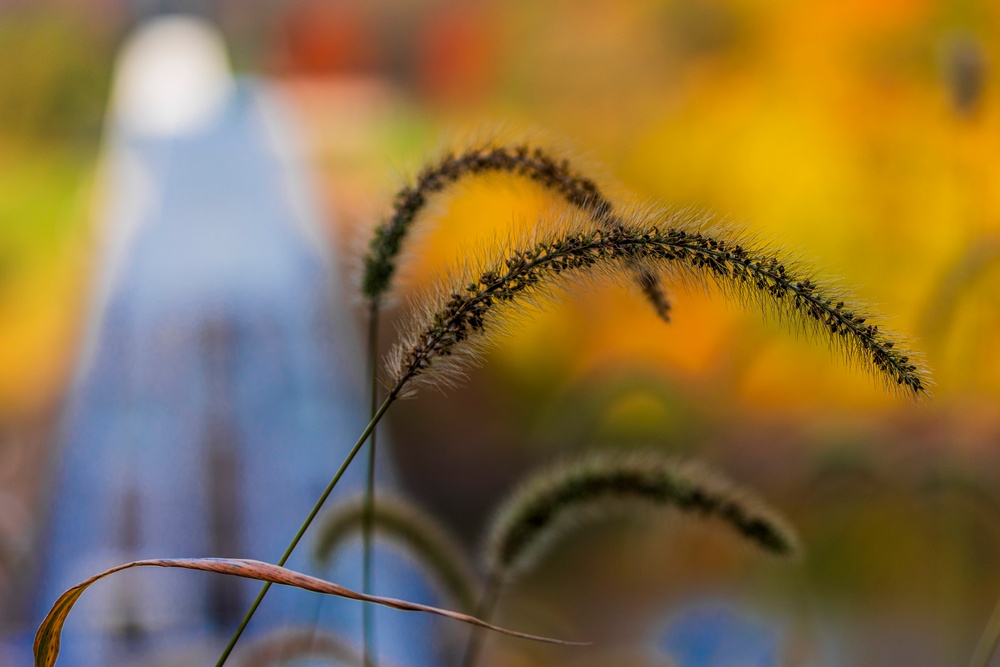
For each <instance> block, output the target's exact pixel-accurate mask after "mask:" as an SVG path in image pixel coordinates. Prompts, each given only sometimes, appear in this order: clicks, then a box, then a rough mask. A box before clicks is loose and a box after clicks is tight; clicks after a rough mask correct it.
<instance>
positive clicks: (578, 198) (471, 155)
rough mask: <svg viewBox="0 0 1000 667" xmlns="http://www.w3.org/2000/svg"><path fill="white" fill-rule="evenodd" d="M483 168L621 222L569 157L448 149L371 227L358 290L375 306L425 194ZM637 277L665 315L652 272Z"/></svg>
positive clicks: (519, 150) (600, 218)
mask: <svg viewBox="0 0 1000 667" xmlns="http://www.w3.org/2000/svg"><path fill="white" fill-rule="evenodd" d="M486 173H508V174H515V175H517V176H520V177H523V178H525V179H528V180H530V181H533V182H535V183H537V184H539V185H541V186H542V187H543V188H545V189H546V190H548V191H550V192H552V193H554V194H556V195H557V196H559V197H560V198H562V199H563V200H565V201H566V202H567V203H568V204H570V205H571V206H573V207H575V208H577V209H579V210H581V211H583V212H584V213H586V214H587V215H588V216H590V218H591V219H592V220H593V221H594V222H596V223H598V224H599V225H602V226H604V227H606V228H608V229H614V228H616V227H617V226H619V225H620V224H621V219H620V217H619V216H618V215H617V214H616V213H615V207H614V205H613V204H612V203H611V200H610V199H608V197H606V196H605V195H604V194H603V193H602V192H601V190H600V188H599V187H598V185H597V183H596V182H595V181H594V180H592V179H589V178H586V177H584V176H582V175H581V174H579V173H578V172H577V171H576V170H574V169H573V168H572V167H571V165H570V162H569V160H568V159H566V158H559V157H555V156H553V155H551V154H549V153H548V152H546V151H545V150H544V149H542V148H539V147H533V146H530V145H527V144H519V145H515V146H490V145H486V146H479V147H475V148H471V149H469V150H467V151H465V152H462V153H460V154H457V155H456V154H454V153H449V154H447V155H445V156H444V158H442V159H441V160H439V161H437V162H435V163H432V164H430V165H428V166H427V167H425V168H424V169H423V170H422V171H421V172H420V173H419V175H418V176H417V178H416V182H415V184H414V185H411V186H407V187H404V188H403V189H402V190H400V191H399V192H398V193H397V194H396V197H395V200H394V202H393V210H392V215H391V216H390V217H389V219H388V220H387V221H385V222H384V223H382V224H381V225H379V227H378V228H377V229H376V230H375V236H374V238H373V239H372V241H371V245H370V246H369V249H368V253H367V255H366V256H365V258H364V274H363V277H362V282H361V287H362V292H363V293H364V294H365V296H367V297H368V299H369V300H370V301H371V303H372V304H373V305H375V306H377V305H378V304H379V303H381V301H382V299H383V298H384V296H385V293H386V292H387V291H388V290H389V288H390V286H391V284H392V279H393V276H394V274H395V272H396V263H397V261H398V256H399V253H400V250H401V248H402V244H403V241H404V240H405V238H406V236H407V235H408V233H409V230H410V227H411V225H412V224H413V221H414V220H415V219H416V217H417V215H418V214H419V213H420V211H421V210H422V209H423V208H424V207H425V206H426V205H427V200H428V197H429V196H430V195H432V194H434V193H437V192H440V191H442V190H444V189H445V188H446V187H448V186H449V185H452V184H454V183H456V182H458V181H459V180H461V179H463V178H466V177H471V176H477V175H482V174H486ZM635 271H636V278H637V280H638V282H639V284H640V286H641V288H642V291H643V292H644V293H645V294H646V295H647V297H648V298H649V300H650V303H652V305H653V308H654V309H655V310H656V312H657V314H658V315H660V316H661V317H662V318H664V319H666V320H669V314H668V313H669V310H670V304H669V302H668V300H667V297H666V295H665V294H664V292H663V290H662V287H661V285H660V283H659V281H658V280H657V278H656V275H655V274H654V273H653V272H651V271H646V270H643V269H642V268H641V267H636V269H635Z"/></svg>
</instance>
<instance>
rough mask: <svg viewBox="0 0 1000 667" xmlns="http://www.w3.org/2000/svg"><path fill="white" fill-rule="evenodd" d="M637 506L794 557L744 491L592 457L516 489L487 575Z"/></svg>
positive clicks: (646, 465)
mask: <svg viewBox="0 0 1000 667" xmlns="http://www.w3.org/2000/svg"><path fill="white" fill-rule="evenodd" d="M636 505H640V506H641V505H647V506H659V507H673V508H676V509H677V510H679V511H681V512H683V513H685V514H689V515H693V516H696V517H699V518H712V519H714V520H717V521H721V522H723V523H725V524H727V525H728V526H729V527H730V528H731V529H733V530H734V531H735V532H736V533H737V534H738V535H739V536H741V537H742V538H743V539H745V540H747V541H748V542H749V543H751V544H753V545H755V546H756V547H758V548H760V549H761V550H763V551H765V552H767V553H770V554H774V555H777V556H786V557H787V556H795V555H797V554H798V552H799V546H798V538H797V537H796V536H795V533H794V531H793V530H792V529H791V528H790V527H789V526H788V524H787V523H786V522H785V520H784V519H783V518H782V517H781V516H780V515H778V513H777V512H775V511H774V510H772V509H770V508H769V507H767V506H766V505H765V504H764V503H763V502H762V501H760V500H758V499H757V498H755V497H754V496H753V494H751V493H750V492H749V491H746V490H743V489H739V488H737V487H736V486H734V485H733V484H731V483H730V482H728V481H726V480H725V479H723V478H722V477H721V476H720V475H717V474H714V473H712V472H710V471H708V470H707V469H706V468H705V467H703V466H701V465H698V464H694V463H691V462H687V463H682V462H679V461H677V460H676V459H673V458H671V457H667V456H665V455H663V454H660V453H658V452H655V451H648V452H626V453H621V452H601V453H592V454H588V455H584V456H581V457H577V458H575V459H572V460H569V461H566V462H564V463H562V464H559V465H556V466H553V467H552V468H551V469H549V470H545V471H542V472H541V473H539V474H536V475H534V476H532V477H530V478H529V479H527V480H526V481H525V482H523V483H521V484H520V485H519V486H518V487H517V488H516V489H515V490H514V491H513V492H512V493H511V494H510V496H509V498H508V500H507V501H506V502H505V503H504V504H503V506H502V507H501V508H500V510H499V511H498V512H497V513H496V518H495V520H494V521H493V524H492V527H491V529H490V532H489V536H488V538H487V541H486V550H485V554H484V556H485V560H486V565H487V568H488V571H490V572H493V573H500V574H501V575H502V576H504V577H506V578H509V577H512V576H515V575H516V574H518V573H522V572H524V571H525V570H527V569H529V568H530V567H531V566H532V565H533V564H534V563H535V562H537V561H538V559H539V558H540V557H541V556H542V555H543V554H544V552H545V550H546V548H547V547H548V546H549V545H551V544H553V543H554V542H555V541H557V540H558V539H559V538H560V537H562V536H563V535H564V534H565V533H566V532H568V531H569V530H571V529H573V528H574V527H576V526H578V525H579V524H580V523H582V522H585V521H587V520H592V519H595V518H600V517H601V516H604V515H606V514H608V513H610V512H618V511H620V510H621V509H622V508H628V507H633V508H634V507H635V506H636Z"/></svg>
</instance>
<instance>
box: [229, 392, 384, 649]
mask: <svg viewBox="0 0 1000 667" xmlns="http://www.w3.org/2000/svg"><path fill="white" fill-rule="evenodd" d="M395 399H396V395H395V394H390V395H389V397H388V398H386V399H385V401H384V402H383V403H382V405H381V407H379V409H378V410H377V411H376V412H375V414H374V415H373V416H372V419H371V421H370V422H368V426H366V427H365V430H364V431H362V433H361V436H360V437H359V438H358V441H357V442H356V443H355V444H354V447H353V448H352V449H351V452H350V453H349V454H348V455H347V458H345V459H344V462H343V463H341V464H340V469H339V470H337V474H335V475H334V476H333V479H331V480H330V483H329V484H328V485H327V486H326V489H325V490H324V491H323V493H322V494H321V495H320V497H319V499H318V500H317V501H316V504H315V505H313V508H312V510H311V511H310V512H309V516H307V517H306V520H305V521H303V522H302V525H301V526H300V527H299V531H298V532H297V533H295V537H294V538H292V541H291V542H290V543H289V545H288V548H286V549H285V553H284V554H282V556H281V559H280V560H279V561H278V562H277V563H276V564H277V565H278V566H284V564H285V563H286V562H287V561H288V558H289V557H290V556H291V555H292V552H293V551H295V547H297V546H298V545H299V542H300V541H301V540H302V537H303V536H304V535H305V534H306V531H307V530H308V529H309V526H310V525H312V522H313V519H315V518H316V515H317V514H319V511H320V509H322V508H323V504H324V503H325V502H326V499H327V498H328V497H329V496H330V493H331V492H332V491H333V488H334V487H335V486H337V482H339V481H340V478H341V477H343V476H344V472H345V471H346V470H347V467H348V466H350V465H351V462H352V461H353V460H354V457H355V456H357V454H358V452H359V451H360V450H361V447H362V445H364V444H365V441H367V440H368V436H369V435H371V433H372V431H374V430H375V426H376V424H378V422H379V420H381V419H382V415H384V414H385V411H386V410H388V409H389V406H390V405H391V404H392V402H393V401H394V400H395ZM270 589H271V582H267V583H265V584H264V585H263V586H262V587H261V589H260V593H258V594H257V599H255V600H254V601H253V604H252V605H250V609H249V610H247V613H246V616H244V617H243V620H242V621H241V622H240V625H239V627H238V628H236V631H235V632H234V633H233V636H232V637H231V638H230V639H229V643H228V644H226V648H225V649H224V650H223V651H222V655H220V656H219V660H218V662H216V663H215V667H222V665H224V664H226V660H228V659H229V654H230V653H232V652H233V649H234V648H235V647H236V642H238V641H239V640H240V636H241V635H242V634H243V631H244V630H246V627H247V624H248V623H250V619H251V618H253V615H254V614H255V613H256V612H257V607H259V606H260V603H261V602H262V601H263V600H264V596H265V595H267V592H268V591H269V590H270Z"/></svg>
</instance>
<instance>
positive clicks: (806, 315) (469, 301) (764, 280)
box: [388, 213, 928, 396]
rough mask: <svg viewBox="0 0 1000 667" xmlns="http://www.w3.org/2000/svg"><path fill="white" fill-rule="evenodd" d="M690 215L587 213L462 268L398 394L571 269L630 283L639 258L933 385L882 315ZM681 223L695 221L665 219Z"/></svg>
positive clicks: (425, 321) (432, 312) (424, 319)
mask: <svg viewBox="0 0 1000 667" xmlns="http://www.w3.org/2000/svg"><path fill="white" fill-rule="evenodd" d="M690 218H691V216H690V215H688V214H685V213H678V214H673V215H666V214H662V213H661V214H656V215H650V214H637V215H636V218H635V220H634V221H630V222H629V223H628V224H625V223H623V224H622V225H621V226H620V227H618V228H617V229H613V230H606V229H600V228H594V226H593V225H591V224H588V223H586V222H582V223H580V222H577V223H575V224H571V225H570V226H569V227H568V228H567V229H566V230H565V231H563V232H562V233H557V234H550V235H548V236H546V237H543V238H541V239H540V240H537V241H535V242H534V243H528V244H525V245H524V246H522V247H520V248H517V249H514V250H511V251H509V252H508V253H507V256H506V258H504V259H501V260H499V261H497V260H492V261H487V262H485V263H483V264H481V265H480V266H478V267H471V268H468V269H466V270H465V271H463V272H459V273H458V274H457V275H456V276H454V277H453V278H452V280H450V281H449V283H448V284H447V285H446V286H445V287H444V288H442V289H441V290H440V292H439V294H437V295H436V296H434V297H432V298H430V299H429V301H430V303H431V305H429V306H427V307H425V308H424V310H423V313H422V314H420V315H418V317H417V318H415V320H414V321H413V322H412V323H411V325H410V327H409V328H408V330H407V331H406V332H404V334H403V336H402V339H401V342H400V343H399V344H397V345H396V347H395V348H394V350H393V352H392V355H391V358H390V368H391V369H392V371H393V372H394V375H393V376H392V377H390V378H389V381H388V386H390V387H391V388H392V389H391V394H392V395H398V394H401V393H412V390H413V386H412V385H413V381H414V380H418V379H421V378H424V379H426V378H428V377H430V378H433V379H434V380H435V381H437V382H441V381H445V382H446V381H448V379H449V375H450V374H451V373H454V372H455V371H456V370H457V371H459V372H460V371H461V370H462V368H463V362H464V363H468V362H469V361H471V360H474V358H475V357H474V353H475V352H476V351H477V349H478V348H480V347H482V346H483V345H484V344H485V343H486V342H488V339H489V336H488V335H487V334H490V333H494V332H498V331H502V329H503V327H504V326H505V325H506V324H507V323H508V322H509V321H510V319H511V315H513V314H515V313H516V312H517V311H518V310H523V309H524V307H525V305H526V304H527V303H529V301H532V300H537V299H538V298H539V297H545V296H547V295H550V294H551V292H552V290H553V288H554V287H558V286H560V285H564V284H565V282H566V278H576V279H578V280H579V279H580V278H604V279H605V280H610V281H617V282H621V281H622V280H623V279H624V277H625V276H624V275H623V274H627V268H628V266H629V265H630V264H631V262H633V261H636V260H639V261H641V262H643V263H644V265H646V266H650V267H656V268H658V269H659V270H661V271H662V272H664V273H668V274H671V275H672V276H673V277H676V278H680V279H688V280H694V281H696V282H711V283H714V284H715V285H716V286H717V287H719V288H720V290H721V291H722V293H723V294H724V295H726V296H727V297H729V298H731V299H732V300H734V301H736V302H738V303H740V304H742V305H744V306H747V307H753V306H756V307H759V308H761V309H762V310H764V311H765V312H770V313H772V314H773V315H775V316H776V317H777V318H778V319H781V320H784V321H788V322H791V323H794V324H795V325H796V326H798V327H800V328H803V329H805V330H806V331H810V332H812V333H815V334H818V335H821V336H824V337H825V338H826V339H827V340H828V341H829V342H830V343H831V344H832V345H833V346H834V347H836V348H838V349H840V350H841V351H843V352H844V353H845V356H846V357H847V358H849V359H854V360H856V361H858V362H860V363H861V364H862V365H863V366H864V368H865V369H867V370H868V371H870V372H871V373H872V374H873V375H875V376H877V377H880V378H882V379H883V380H884V381H885V382H886V384H887V385H889V386H891V387H898V388H901V389H902V390H903V391H905V392H908V393H909V394H910V395H912V396H920V395H922V394H924V393H926V391H927V386H928V379H927V377H926V371H924V370H923V369H922V368H920V367H919V366H918V365H917V364H916V363H915V362H914V361H913V355H912V353H910V352H907V351H906V350H904V349H903V348H902V345H900V342H899V341H898V340H897V339H896V338H895V337H894V336H892V335H891V334H889V333H888V332H887V331H886V330H885V329H882V328H880V326H879V325H877V324H872V323H871V322H870V321H869V320H870V319H871V317H872V316H871V315H870V314H868V313H866V312H865V311H864V309H863V308H861V307H859V306H853V305H851V304H850V303H849V297H846V296H844V295H843V294H842V293H841V292H839V291H837V290H834V289H832V288H829V287H826V286H825V285H824V283H823V281H821V280H818V279H816V278H815V277H812V276H810V275H808V274H807V273H805V272H803V271H801V269H799V268H798V267H797V266H796V265H794V264H792V263H790V262H787V261H782V260H780V259H779V258H778V256H777V255H776V254H774V253H773V252H771V251H769V250H767V249H766V248H765V249H760V248H758V247H757V244H754V243H753V242H752V241H750V240H748V239H745V238H741V237H739V236H737V235H734V234H731V233H727V232H726V231H725V230H722V229H719V230H715V231H707V230H705V231H702V230H701V229H699V228H697V227H694V228H692V221H691V219H690ZM678 223H682V224H685V225H687V226H688V228H687V229H685V228H683V227H679V226H667V227H666V228H665V229H661V227H660V224H665V225H676V224H678ZM428 370H432V371H433V373H430V374H428V373H427V371H428Z"/></svg>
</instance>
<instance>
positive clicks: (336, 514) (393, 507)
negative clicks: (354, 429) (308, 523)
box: [313, 492, 479, 610]
mask: <svg viewBox="0 0 1000 667" xmlns="http://www.w3.org/2000/svg"><path fill="white" fill-rule="evenodd" d="M372 510H373V513H372V525H373V526H374V530H375V534H376V535H377V536H378V537H380V538H382V539H388V540H391V541H392V542H395V543H396V544H398V545H400V546H401V547H402V548H403V549H404V550H405V552H406V553H407V554H408V555H410V556H411V557H413V558H414V559H415V560H416V561H417V562H418V563H420V564H422V565H423V566H424V567H426V568H427V569H428V570H429V571H430V572H431V573H432V574H433V576H434V577H436V578H437V580H438V582H439V583H440V584H441V586H442V588H443V589H444V590H445V592H447V593H448V594H449V595H451V596H452V597H453V598H454V600H455V601H456V602H457V603H458V604H459V605H460V606H461V608H462V609H464V610H472V609H474V608H475V604H476V595H477V593H476V591H477V589H478V586H479V585H478V583H477V582H476V577H475V575H474V574H473V572H472V568H471V567H470V565H469V562H468V559H467V557H466V556H465V553H464V551H463V550H462V548H461V547H460V546H459V544H458V542H457V540H455V539H454V538H453V537H452V536H451V535H450V534H449V533H448V531H447V530H445V529H444V528H443V527H442V526H441V525H440V523H438V522H437V521H436V520H435V519H434V518H433V517H431V516H430V515H429V514H427V513H426V512H424V511H423V510H421V509H420V508H418V507H417V506H416V505H415V504H413V503H412V502H410V501H408V500H405V499H403V498H400V497H399V496H395V495H392V494H389V493H385V492H380V493H379V494H378V503H375V504H374V505H373V507H372ZM364 512H365V499H364V496H358V497H356V498H352V499H348V500H346V501H344V502H341V503H339V504H338V505H336V506H334V507H333V508H331V509H330V510H329V511H328V512H327V513H326V514H325V515H323V517H322V519H321V521H320V524H319V526H318V527H317V529H316V542H315V546H314V548H313V554H314V556H315V558H316V560H317V561H318V562H319V563H321V564H324V565H326V564H329V563H330V562H332V560H333V559H334V558H335V557H336V554H337V551H338V550H339V549H340V548H342V547H343V546H344V545H345V544H346V543H347V542H348V541H349V540H350V539H351V538H354V537H360V535H361V531H362V527H363V525H364Z"/></svg>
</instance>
